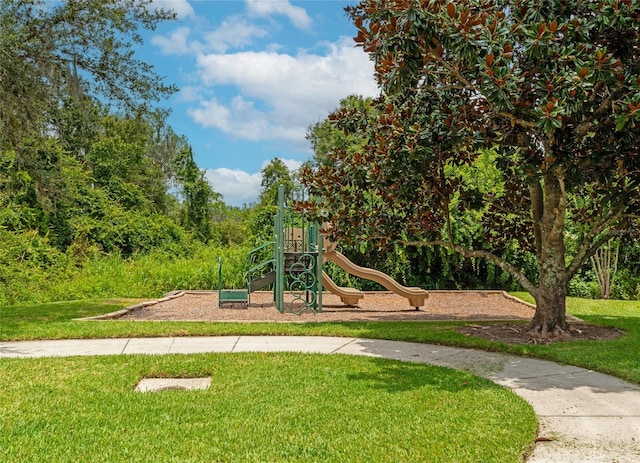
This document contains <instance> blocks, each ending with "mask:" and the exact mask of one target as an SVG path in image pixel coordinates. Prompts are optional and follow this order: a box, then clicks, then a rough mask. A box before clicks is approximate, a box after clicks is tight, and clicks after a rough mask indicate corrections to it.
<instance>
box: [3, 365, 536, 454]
mask: <svg viewBox="0 0 640 463" xmlns="http://www.w3.org/2000/svg"><path fill="white" fill-rule="evenodd" d="M202 376H210V377H212V385H211V387H210V388H209V389H208V390H205V391H177V390H169V391H163V392H146V393H139V392H135V391H134V386H135V384H136V383H137V382H138V381H139V380H140V379H141V378H143V377H202ZM0 404H2V405H0V410H1V413H0V460H1V461H3V462H23V461H30V462H47V463H50V462H69V461H82V462H94V461H95V462H102V461H131V462H135V461H144V462H154V461H157V462H171V461H175V462H190V461H193V462H202V461H220V462H293V461H296V462H318V461H324V462H353V461H371V462H375V461H393V462H418V461H428V462H451V461H455V462H470V463H475V462H482V461H485V462H514V463H515V462H519V461H521V459H522V455H523V454H524V453H526V451H527V449H528V448H529V446H530V444H531V442H532V441H533V439H534V437H535V434H536V427H537V423H536V418H535V415H534V414H533V411H532V409H531V407H530V406H529V405H528V404H527V403H526V402H525V401H524V400H523V399H521V398H519V397H517V396H516V395H515V394H513V393H512V392H511V391H508V390H506V389H504V388H502V387H499V386H497V385H495V384H493V383H491V382H489V381H487V380H484V379H481V378H478V377H475V376H472V375H470V374H467V373H463V372H457V371H452V370H448V369H444V368H439V367H434V366H430V365H420V364H413V363H407V362H398V361H392V360H386V359H376V358H368V357H356V356H344V355H332V356H323V355H310V354H294V353H289V354H282V353H280V354H274V353H268V354H197V355H166V356H142V355H141V356H115V357H75V358H48V359H5V360H3V361H2V362H1V363H0Z"/></svg>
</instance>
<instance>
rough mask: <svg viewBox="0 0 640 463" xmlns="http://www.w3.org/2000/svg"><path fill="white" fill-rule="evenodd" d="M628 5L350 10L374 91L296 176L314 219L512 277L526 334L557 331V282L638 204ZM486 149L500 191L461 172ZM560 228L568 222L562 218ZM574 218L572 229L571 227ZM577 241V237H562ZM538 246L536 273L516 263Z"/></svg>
mask: <svg viewBox="0 0 640 463" xmlns="http://www.w3.org/2000/svg"><path fill="white" fill-rule="evenodd" d="M639 8H640V6H639V5H638V3H637V2H628V1H624V2H618V1H616V2H613V1H612V2H581V1H555V0H553V1H544V2H539V1H518V2H514V1H508V0H504V1H489V2H483V3H482V5H479V4H478V3H477V2H471V1H461V2H423V1H418V0H406V1H398V2H386V1H382V0H363V1H361V2H360V3H359V4H358V5H356V6H354V7H349V8H347V11H348V13H349V14H350V16H351V17H352V19H353V21H354V25H355V27H356V29H357V37H356V38H355V40H356V42H357V43H358V44H359V45H361V46H362V47H363V48H364V50H365V51H366V52H368V53H369V54H370V57H371V59H372V61H373V62H374V63H375V71H376V78H377V80H378V83H379V85H380V87H381V89H382V93H381V96H380V97H379V98H378V99H377V100H376V101H375V102H374V104H375V107H376V108H377V110H378V112H377V113H375V116H374V117H371V116H370V114H369V113H368V112H367V111H365V110H363V109H358V108H348V107H341V108H339V109H338V110H337V111H336V112H334V113H333V114H331V115H330V116H329V118H328V119H329V121H331V123H332V124H334V126H335V127H336V128H337V129H341V130H344V131H345V133H347V134H361V136H362V137H363V140H364V141H365V144H364V146H363V148H362V149H361V150H358V151H356V152H349V151H348V150H345V149H344V148H343V147H341V146H340V145H339V144H338V145H336V148H335V149H333V150H331V151H329V153H328V154H326V161H323V163H322V164H321V165H319V166H309V167H308V168H307V169H305V170H304V171H303V172H302V174H301V177H302V179H303V183H305V184H306V185H307V186H309V188H310V189H311V190H312V191H313V193H314V194H316V198H317V199H318V201H317V203H315V204H313V203H311V204H306V205H305V206H306V207H307V209H308V210H309V211H310V213H311V214H312V215H314V216H316V217H319V218H321V219H322V220H327V221H330V222H332V223H333V225H334V228H333V230H334V235H336V236H335V238H342V239H344V240H345V241H348V240H351V241H352V242H359V241H366V240H369V241H372V242H374V243H375V244H376V245H379V246H381V247H384V246H385V243H386V242H392V241H398V240H400V241H403V242H405V243H411V244H416V245H421V246H442V247H447V248H449V249H451V250H453V251H455V252H457V253H459V254H461V255H462V256H464V257H466V258H468V259H478V258H482V259H485V260H488V261H491V262H492V263H493V264H494V265H495V266H498V267H500V268H501V269H502V270H503V271H505V272H508V273H509V274H510V275H511V277H512V278H513V279H514V280H516V281H517V282H518V284H519V285H521V286H522V287H523V288H524V289H526V290H527V291H528V292H530V293H531V294H532V295H533V296H534V297H535V300H536V303H537V310H536V314H535V316H534V318H533V319H532V321H531V324H530V328H531V329H534V330H537V331H544V332H547V331H556V330H564V329H566V327H567V322H566V318H565V299H566V294H567V289H568V285H569V281H570V280H571V279H572V277H573V276H574V275H576V274H577V273H578V272H579V271H581V269H582V267H583V265H584V264H585V262H587V261H588V260H589V258H590V256H591V255H593V254H594V253H595V252H596V250H597V249H598V248H599V247H600V246H601V245H602V244H603V243H605V242H607V241H608V240H609V239H610V238H611V236H615V235H616V234H618V233H627V232H629V231H630V230H635V228H634V224H635V226H637V223H638V219H639V215H638V211H639V210H640V196H639V192H640V156H639V155H638V146H639V144H640V130H638V126H637V123H638V121H639V120H640V110H639V109H640V103H639V101H640V96H639V95H640V86H639V82H640V80H639V76H640V67H639V66H638V47H637V43H638V39H639V36H638V31H639V30H640V28H639V23H638V18H639V17H640V16H639V14H638V13H639V11H640V10H639ZM486 150H492V151H493V152H494V153H495V158H494V159H493V160H492V165H493V166H494V168H495V170H496V171H497V172H498V173H499V177H498V183H499V184H500V185H501V186H502V188H501V189H496V190H494V191H491V190H487V189H486V188H484V186H483V185H482V183H478V184H477V185H474V184H473V183H471V182H469V181H467V180H465V179H464V178H463V177H461V176H460V175H458V173H460V172H462V171H464V169H465V168H467V167H472V166H473V165H474V163H476V162H477V160H478V158H479V156H481V154H482V153H483V152H485V151H486ZM570 224H571V225H573V227H570ZM570 228H572V229H571V230H570ZM571 242H573V243H571ZM526 253H531V255H533V256H535V266H536V269H535V272H533V273H530V272H528V269H527V268H523V267H522V262H529V259H528V258H524V259H520V261H518V260H517V259H516V260H514V256H515V257H517V258H520V257H525V256H526Z"/></svg>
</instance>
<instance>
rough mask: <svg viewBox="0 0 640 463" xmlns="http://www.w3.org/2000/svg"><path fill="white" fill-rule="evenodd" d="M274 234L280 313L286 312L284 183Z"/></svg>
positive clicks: (276, 299) (280, 189)
mask: <svg viewBox="0 0 640 463" xmlns="http://www.w3.org/2000/svg"><path fill="white" fill-rule="evenodd" d="M274 234H275V238H276V246H275V253H276V255H275V259H276V287H275V301H276V308H277V309H278V310H279V311H280V313H284V281H285V276H284V247H285V237H284V185H280V188H278V214H277V215H276V218H275V221H274Z"/></svg>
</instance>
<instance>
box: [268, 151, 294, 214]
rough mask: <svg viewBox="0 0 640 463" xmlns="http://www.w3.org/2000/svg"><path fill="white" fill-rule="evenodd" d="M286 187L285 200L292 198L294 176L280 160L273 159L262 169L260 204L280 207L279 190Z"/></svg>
mask: <svg viewBox="0 0 640 463" xmlns="http://www.w3.org/2000/svg"><path fill="white" fill-rule="evenodd" d="M280 185H284V195H285V198H288V197H290V195H291V192H292V191H293V189H294V187H295V181H294V175H293V174H292V173H291V172H290V171H289V168H288V167H287V166H286V165H285V164H284V162H282V159H280V158H273V159H272V160H271V162H270V163H269V164H267V165H266V166H265V167H264V168H263V169H262V182H261V183H260V204H261V205H263V206H277V205H278V189H279V188H280Z"/></svg>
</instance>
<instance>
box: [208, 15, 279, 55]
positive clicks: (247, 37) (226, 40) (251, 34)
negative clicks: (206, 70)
mask: <svg viewBox="0 0 640 463" xmlns="http://www.w3.org/2000/svg"><path fill="white" fill-rule="evenodd" d="M266 35H267V30H266V29H265V28H264V27H261V26H257V25H255V24H251V23H249V22H247V21H246V20H245V19H244V18H241V17H239V16H231V17H229V18H227V19H225V20H224V21H223V22H222V24H221V25H220V27H218V28H217V29H216V30H214V31H212V32H209V33H208V34H206V41H207V45H209V49H210V50H212V51H214V52H216V53H224V52H226V51H227V49H228V48H240V47H244V46H247V45H250V44H251V43H252V42H253V39H254V38H262V37H265V36H266Z"/></svg>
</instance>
